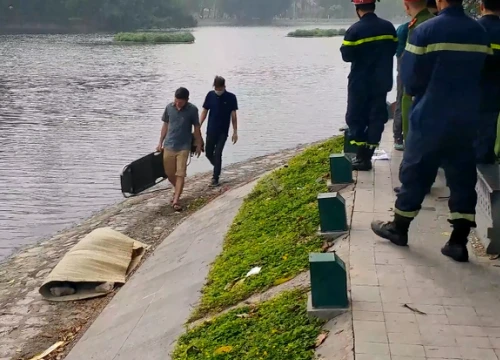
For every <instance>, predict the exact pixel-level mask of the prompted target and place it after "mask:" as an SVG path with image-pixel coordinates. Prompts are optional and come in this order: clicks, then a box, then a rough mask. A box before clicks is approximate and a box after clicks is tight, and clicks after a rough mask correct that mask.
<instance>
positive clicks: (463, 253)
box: [441, 219, 475, 262]
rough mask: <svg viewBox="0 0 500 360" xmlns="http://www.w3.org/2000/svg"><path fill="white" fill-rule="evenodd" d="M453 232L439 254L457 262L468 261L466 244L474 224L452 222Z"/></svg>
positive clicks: (459, 221)
mask: <svg viewBox="0 0 500 360" xmlns="http://www.w3.org/2000/svg"><path fill="white" fill-rule="evenodd" d="M451 223H452V224H453V231H452V233H451V236H450V240H449V241H448V242H447V243H446V245H445V246H444V247H443V248H442V249H441V254H443V255H445V256H448V257H450V258H452V259H453V260H455V261H458V262H467V261H469V252H468V251H467V242H468V237H469V234H470V229H471V228H472V227H474V226H475V224H474V223H472V222H470V221H468V220H465V219H459V220H453V221H451Z"/></svg>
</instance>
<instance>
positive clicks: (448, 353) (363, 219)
mask: <svg viewBox="0 0 500 360" xmlns="http://www.w3.org/2000/svg"><path fill="white" fill-rule="evenodd" d="M391 138H392V132H391V131H390V129H389V127H387V128H386V131H385V133H384V136H383V140H382V143H381V148H382V149H384V150H385V151H387V152H388V153H390V154H391V160H390V161H382V160H380V161H376V162H375V164H374V170H373V171H372V172H363V173H361V172H360V173H359V174H358V178H357V184H356V190H355V203H354V212H353V217H352V223H351V232H350V237H349V240H350V245H349V249H350V256H349V262H350V278H351V297H352V309H353V312H352V316H353V327H354V340H355V354H356V360H417V359H418V360H425V359H429V360H430V359H434V360H438V359H463V360H490V359H491V360H498V359H500V312H499V311H498V309H500V291H499V290H500V268H498V267H496V266H493V265H494V264H495V262H490V261H488V259H485V258H479V257H477V256H475V255H474V252H473V251H472V249H469V251H470V254H471V261H470V263H466V264H461V263H456V262H454V261H453V260H451V259H448V258H446V257H444V256H443V255H441V253H440V248H441V247H442V246H443V245H444V243H445V242H446V241H447V240H448V237H449V235H450V232H451V227H450V224H449V223H448V222H447V218H448V204H447V201H448V199H447V196H448V190H447V188H446V186H445V181H444V177H443V174H442V172H441V171H440V174H439V175H438V179H437V181H436V183H435V184H434V187H433V189H432V191H431V194H430V195H429V196H427V198H426V200H425V202H424V204H423V209H422V211H421V212H420V214H419V216H418V217H417V218H416V220H415V221H414V222H413V223H412V225H411V228H410V236H409V245H410V246H409V247H408V248H400V247H397V246H394V245H392V244H391V243H389V242H388V241H386V240H384V239H380V238H378V237H377V236H375V235H374V234H373V233H372V232H371V230H370V222H371V221H372V220H373V219H379V220H389V219H391V218H392V215H393V207H394V201H395V195H394V193H393V190H392V188H393V187H394V186H398V185H399V181H398V169H399V163H400V161H401V158H402V153H401V152H397V151H394V150H392V149H393V143H392V139H391Z"/></svg>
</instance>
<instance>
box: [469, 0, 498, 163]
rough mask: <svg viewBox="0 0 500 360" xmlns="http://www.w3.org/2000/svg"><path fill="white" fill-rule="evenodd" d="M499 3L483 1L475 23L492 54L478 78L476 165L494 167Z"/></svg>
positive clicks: (489, 0) (493, 0)
mask: <svg viewBox="0 0 500 360" xmlns="http://www.w3.org/2000/svg"><path fill="white" fill-rule="evenodd" d="M498 14H500V1H498V0H482V1H481V15H482V17H481V18H480V19H479V20H478V22H479V23H480V24H481V25H482V26H483V27H484V28H485V29H486V32H487V33H488V35H489V38H490V42H491V48H492V50H493V55H490V56H488V57H487V58H486V63H485V66H484V69H483V76H482V79H481V91H482V93H481V95H482V96H481V120H480V122H479V128H478V136H477V139H476V146H475V147H476V161H477V163H478V164H494V163H495V161H496V154H495V140H496V135H497V122H498V120H499V113H500V17H499V16H498Z"/></svg>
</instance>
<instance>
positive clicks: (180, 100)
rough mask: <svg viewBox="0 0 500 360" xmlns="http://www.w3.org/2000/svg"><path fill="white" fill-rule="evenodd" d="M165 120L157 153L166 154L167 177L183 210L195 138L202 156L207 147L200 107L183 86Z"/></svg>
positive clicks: (178, 208) (175, 203) (177, 207)
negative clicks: (185, 181) (186, 180)
mask: <svg viewBox="0 0 500 360" xmlns="http://www.w3.org/2000/svg"><path fill="white" fill-rule="evenodd" d="M162 121H163V126H162V128H161V135H160V142H159V144H158V147H157V150H158V151H163V166H164V168H165V174H166V175H167V177H168V180H169V181H170V182H171V183H172V185H173V186H174V188H175V193H174V199H173V201H172V206H173V208H174V210H175V211H181V210H182V207H181V205H180V204H179V199H180V197H181V194H182V190H183V189H184V179H185V177H186V169H187V163H188V160H189V155H190V152H191V143H192V139H193V135H194V137H195V141H196V155H197V156H198V157H199V156H200V154H201V148H202V146H203V139H202V136H201V130H200V119H199V115H198V108H197V107H196V106H194V105H193V104H191V103H190V102H189V90H188V89H186V88H182V87H181V88H179V89H177V91H176V92H175V100H174V102H173V103H170V104H168V105H167V107H166V109H165V112H164V113H163V117H162ZM193 128H194V131H193Z"/></svg>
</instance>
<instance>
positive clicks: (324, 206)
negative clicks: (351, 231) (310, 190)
mask: <svg viewBox="0 0 500 360" xmlns="http://www.w3.org/2000/svg"><path fill="white" fill-rule="evenodd" d="M318 209H319V219H320V231H321V232H322V233H333V232H342V231H347V230H348V227H347V213H346V209H345V200H344V198H343V197H342V195H340V194H339V193H338V192H333V193H322V194H319V195H318Z"/></svg>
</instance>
